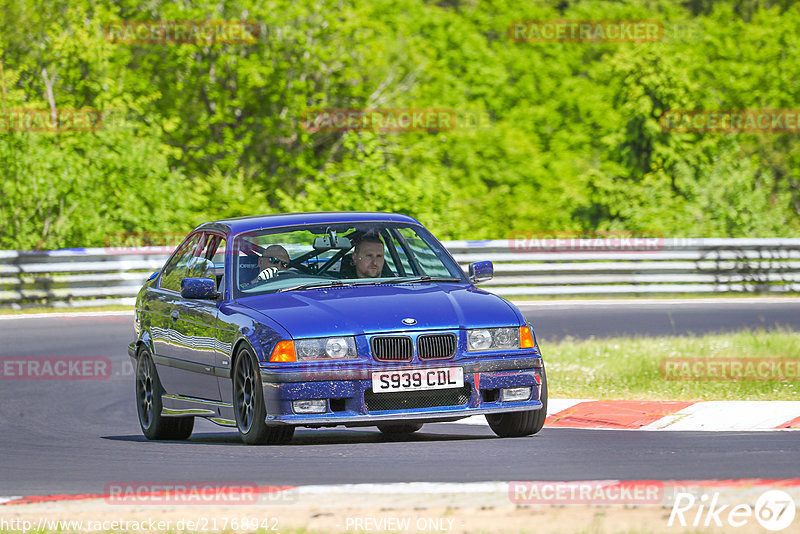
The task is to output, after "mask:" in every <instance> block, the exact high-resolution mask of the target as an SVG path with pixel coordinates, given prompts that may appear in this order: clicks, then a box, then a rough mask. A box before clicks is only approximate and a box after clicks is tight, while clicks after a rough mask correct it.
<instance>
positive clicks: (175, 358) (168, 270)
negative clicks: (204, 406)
mask: <svg viewBox="0 0 800 534" xmlns="http://www.w3.org/2000/svg"><path fill="white" fill-rule="evenodd" d="M207 243H208V235H207V234H205V233H201V232H198V233H196V234H193V235H192V236H190V238H189V239H187V240H186V241H185V242H184V244H183V245H181V247H180V248H179V250H178V251H177V252H176V253H175V255H174V256H173V257H172V258H171V259H170V261H169V262H168V263H167V265H166V266H165V267H164V272H163V274H162V275H161V278H160V280H159V286H158V289H157V293H158V298H157V299H154V303H153V305H152V307H153V308H154V310H153V311H154V314H153V315H154V318H156V319H157V324H156V322H155V321H154V324H153V327H152V336H153V348H154V351H155V357H154V360H155V363H156V368H157V370H158V376H159V378H160V380H161V384H162V385H163V386H164V390H165V392H166V393H167V394H170V395H180V396H183V397H195V398H201V399H210V400H217V399H218V398H219V388H218V387H217V386H216V378H215V377H214V373H213V366H212V367H211V369H210V370H209V369H208V367H209V362H208V361H207V355H206V354H204V351H203V350H202V349H201V350H199V351H198V350H197V348H198V347H203V346H205V345H207V344H210V343H213V336H209V335H207V333H206V332H205V330H204V328H203V327H202V325H203V322H202V321H201V322H200V323H199V324H197V323H196V322H195V320H194V319H195V316H196V315H197V314H196V312H195V309H196V308H198V307H202V306H199V305H198V301H192V300H189V299H184V298H183V297H181V293H180V291H181V280H183V279H184V278H189V277H197V276H198V274H199V276H203V275H204V274H205V272H206V270H207V269H206V267H207V262H206V259H205V257H204V253H205V250H206V245H207ZM207 302H212V301H207Z"/></svg>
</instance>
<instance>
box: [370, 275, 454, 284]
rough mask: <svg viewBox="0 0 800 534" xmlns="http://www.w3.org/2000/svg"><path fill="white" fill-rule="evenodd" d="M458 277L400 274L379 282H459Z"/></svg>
mask: <svg viewBox="0 0 800 534" xmlns="http://www.w3.org/2000/svg"><path fill="white" fill-rule="evenodd" d="M461 281H462V280H461V279H460V278H455V277H453V276H428V275H427V274H425V275H422V276H402V277H400V278H392V279H391V280H383V281H381V282H378V283H379V284H405V283H407V282H461Z"/></svg>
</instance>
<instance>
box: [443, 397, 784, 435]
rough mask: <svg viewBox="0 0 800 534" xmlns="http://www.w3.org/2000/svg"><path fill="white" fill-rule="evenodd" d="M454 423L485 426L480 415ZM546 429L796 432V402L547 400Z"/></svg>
mask: <svg viewBox="0 0 800 534" xmlns="http://www.w3.org/2000/svg"><path fill="white" fill-rule="evenodd" d="M456 423H461V424H468V425H485V424H486V419H485V418H484V417H483V416H480V415H478V416H473V417H468V418H466V419H462V420H461V421H456ZM545 427H546V428H583V429H617V430H673V431H678V430H682V431H713V432H725V431H767V430H800V401H599V400H587V399H549V401H548V405H547V420H546V421H545Z"/></svg>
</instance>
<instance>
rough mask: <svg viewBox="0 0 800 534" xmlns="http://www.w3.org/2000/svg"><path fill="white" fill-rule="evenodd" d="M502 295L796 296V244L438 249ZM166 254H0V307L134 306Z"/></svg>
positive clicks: (560, 243)
mask: <svg viewBox="0 0 800 534" xmlns="http://www.w3.org/2000/svg"><path fill="white" fill-rule="evenodd" d="M444 244H445V246H447V248H448V249H449V250H450V252H451V253H452V254H453V255H454V256H455V258H456V259H457V260H458V262H459V263H460V264H461V265H462V267H464V268H465V269H466V266H467V264H468V263H470V262H474V261H482V260H490V261H492V262H494V267H495V278H494V279H492V280H490V281H488V282H485V283H484V284H482V285H481V287H482V288H484V289H486V290H487V291H491V292H492V293H496V294H498V295H503V296H525V295H612V294H643V293H735V292H740V293H741V292H751V293H765V294H766V293H769V294H774V293H787V292H800V239H796V238H793V239H784V238H768V239H763V238H759V239H755V238H753V239H708V238H697V239H661V238H647V239H608V238H604V239H511V240H485V241H449V242H445V243H444ZM170 252H171V249H169V248H165V247H152V248H150V249H148V250H147V251H146V252H145V251H135V252H128V251H126V250H125V249H122V250H119V251H118V250H114V249H113V248H83V249H68V250H55V251H42V252H18V251H0V307H14V308H20V307H30V306H54V307H78V306H96V305H105V304H124V305H131V304H133V302H134V299H135V296H136V294H137V292H138V291H139V288H140V287H141V285H142V283H143V282H144V280H145V279H146V278H147V276H148V275H149V274H150V273H152V272H153V271H155V270H157V269H160V268H161V266H162V265H163V264H164V262H165V261H166V259H167V257H168V255H169V253H170Z"/></svg>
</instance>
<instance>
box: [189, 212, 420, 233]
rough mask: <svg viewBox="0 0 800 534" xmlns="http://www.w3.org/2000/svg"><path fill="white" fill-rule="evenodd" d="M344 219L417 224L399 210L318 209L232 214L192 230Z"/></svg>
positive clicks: (235, 229)
mask: <svg viewBox="0 0 800 534" xmlns="http://www.w3.org/2000/svg"><path fill="white" fill-rule="evenodd" d="M343 222H403V223H412V224H420V222H419V221H417V220H416V219H414V218H413V217H409V216H408V215H401V214H399V213H381V212H368V211H318V212H308V213H276V214H272V215H255V216H250V217H235V218H231V219H221V220H219V221H211V222H207V223H203V224H201V225H200V226H198V227H197V228H195V230H218V231H222V232H225V233H227V234H230V235H236V234H240V233H242V232H249V231H252V230H260V229H265V228H277V227H281V226H295V225H302V224H336V223H343Z"/></svg>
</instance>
